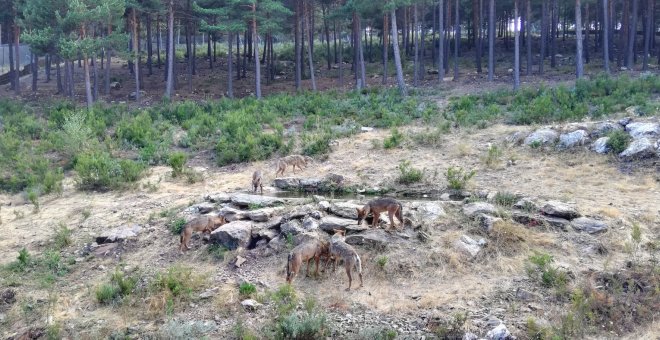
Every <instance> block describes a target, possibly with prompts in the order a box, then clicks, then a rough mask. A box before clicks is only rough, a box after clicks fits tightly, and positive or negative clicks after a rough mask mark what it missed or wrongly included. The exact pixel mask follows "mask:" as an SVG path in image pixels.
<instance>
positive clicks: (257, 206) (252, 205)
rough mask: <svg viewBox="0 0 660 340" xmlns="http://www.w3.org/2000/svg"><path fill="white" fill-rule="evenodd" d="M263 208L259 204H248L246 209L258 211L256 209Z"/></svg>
mask: <svg viewBox="0 0 660 340" xmlns="http://www.w3.org/2000/svg"><path fill="white" fill-rule="evenodd" d="M263 207H264V205H263V204H261V203H250V204H248V209H249V210H258V209H261V208H263Z"/></svg>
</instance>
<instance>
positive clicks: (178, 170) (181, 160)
mask: <svg viewBox="0 0 660 340" xmlns="http://www.w3.org/2000/svg"><path fill="white" fill-rule="evenodd" d="M187 160H188V156H187V155H186V154H185V153H184V152H173V153H171V154H170V157H169V159H168V160H167V164H168V165H169V166H171V167H172V177H178V176H179V175H181V174H182V173H183V167H184V166H185V165H186V161H187Z"/></svg>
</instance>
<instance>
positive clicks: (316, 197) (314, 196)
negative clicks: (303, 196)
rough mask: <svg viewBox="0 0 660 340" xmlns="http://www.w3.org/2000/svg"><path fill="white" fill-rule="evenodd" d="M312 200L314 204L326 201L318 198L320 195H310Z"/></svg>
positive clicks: (323, 198)
mask: <svg viewBox="0 0 660 340" xmlns="http://www.w3.org/2000/svg"><path fill="white" fill-rule="evenodd" d="M312 200H314V202H316V203H319V202H321V201H325V200H326V199H325V197H323V196H320V195H312Z"/></svg>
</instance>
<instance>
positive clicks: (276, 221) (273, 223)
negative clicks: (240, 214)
mask: <svg viewBox="0 0 660 340" xmlns="http://www.w3.org/2000/svg"><path fill="white" fill-rule="evenodd" d="M281 224H282V216H275V217H273V218H271V219H270V220H268V221H267V222H266V223H264V228H266V229H273V228H277V227H279V226H280V225H281Z"/></svg>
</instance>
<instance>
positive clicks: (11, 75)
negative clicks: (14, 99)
mask: <svg viewBox="0 0 660 340" xmlns="http://www.w3.org/2000/svg"><path fill="white" fill-rule="evenodd" d="M5 22H7V23H9V20H7V21H5ZM7 40H8V41H9V53H7V54H8V55H9V78H10V84H11V85H10V88H11V90H15V88H16V75H15V74H14V71H15V67H16V63H14V34H13V33H12V32H11V31H10V30H7Z"/></svg>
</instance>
